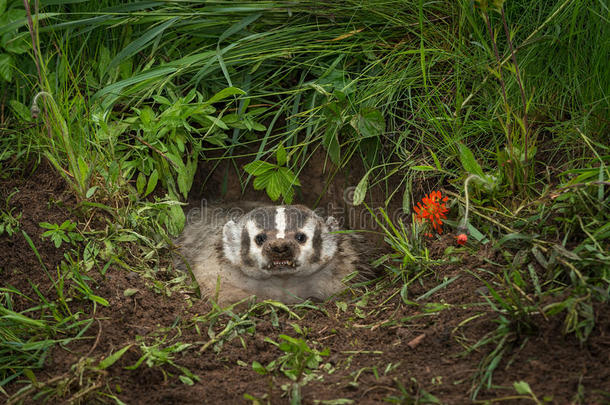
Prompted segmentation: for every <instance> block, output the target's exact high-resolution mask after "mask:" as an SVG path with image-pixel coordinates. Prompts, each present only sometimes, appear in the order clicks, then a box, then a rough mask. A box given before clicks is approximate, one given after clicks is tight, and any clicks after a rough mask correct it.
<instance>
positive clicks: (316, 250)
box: [311, 224, 322, 263]
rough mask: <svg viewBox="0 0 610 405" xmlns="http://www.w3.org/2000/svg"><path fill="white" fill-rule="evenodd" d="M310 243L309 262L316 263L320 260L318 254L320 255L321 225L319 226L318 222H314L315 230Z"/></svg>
mask: <svg viewBox="0 0 610 405" xmlns="http://www.w3.org/2000/svg"><path fill="white" fill-rule="evenodd" d="M311 245H312V247H313V255H312V256H311V262H312V263H317V262H319V261H320V256H321V255H322V227H321V226H320V224H316V230H315V231H314V233H313V238H312V239H311Z"/></svg>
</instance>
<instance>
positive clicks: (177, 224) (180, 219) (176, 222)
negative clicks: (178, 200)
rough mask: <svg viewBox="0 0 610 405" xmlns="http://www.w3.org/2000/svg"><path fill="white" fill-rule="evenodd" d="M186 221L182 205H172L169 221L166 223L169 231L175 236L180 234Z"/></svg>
mask: <svg viewBox="0 0 610 405" xmlns="http://www.w3.org/2000/svg"><path fill="white" fill-rule="evenodd" d="M185 222H186V217H185V215H184V211H183V210H182V207H180V206H179V205H172V206H171V207H170V209H169V222H167V223H166V226H167V231H168V232H169V233H170V234H172V235H173V236H178V235H180V232H182V229H183V228H184V224H185Z"/></svg>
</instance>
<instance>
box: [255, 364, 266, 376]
mask: <svg viewBox="0 0 610 405" xmlns="http://www.w3.org/2000/svg"><path fill="white" fill-rule="evenodd" d="M252 370H254V371H256V372H257V373H259V374H261V375H265V374H267V369H266V368H265V366H263V365H262V364H261V363H259V362H258V361H256V360H254V361H253V362H252Z"/></svg>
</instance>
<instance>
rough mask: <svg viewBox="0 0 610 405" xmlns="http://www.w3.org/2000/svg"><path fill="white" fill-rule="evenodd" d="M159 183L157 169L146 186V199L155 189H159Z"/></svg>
mask: <svg viewBox="0 0 610 405" xmlns="http://www.w3.org/2000/svg"><path fill="white" fill-rule="evenodd" d="M158 181H159V172H158V171H157V169H155V170H153V172H152V173H151V174H150V177H149V178H148V185H147V186H146V191H145V192H144V197H146V196H147V195H149V194H150V193H152V192H153V190H154V189H155V187H157V182H158Z"/></svg>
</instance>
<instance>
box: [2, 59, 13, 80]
mask: <svg viewBox="0 0 610 405" xmlns="http://www.w3.org/2000/svg"><path fill="white" fill-rule="evenodd" d="M14 63H15V62H14V61H13V57H12V56H11V55H9V54H8V53H2V54H0V79H2V80H4V81H7V82H10V81H12V80H13V71H12V66H13V65H14Z"/></svg>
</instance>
